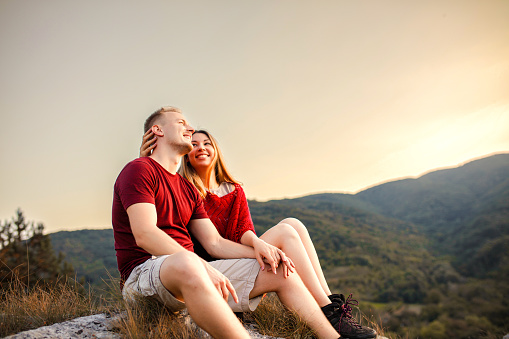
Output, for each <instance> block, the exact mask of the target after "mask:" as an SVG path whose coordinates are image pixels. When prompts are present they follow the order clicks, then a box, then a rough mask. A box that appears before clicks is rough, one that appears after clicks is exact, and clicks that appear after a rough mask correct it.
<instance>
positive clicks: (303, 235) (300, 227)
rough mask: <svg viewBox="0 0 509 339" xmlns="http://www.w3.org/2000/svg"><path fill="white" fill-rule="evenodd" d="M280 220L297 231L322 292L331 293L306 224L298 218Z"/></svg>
mask: <svg viewBox="0 0 509 339" xmlns="http://www.w3.org/2000/svg"><path fill="white" fill-rule="evenodd" d="M281 222H282V223H285V224H288V225H290V226H292V227H293V228H294V229H295V230H296V231H297V233H299V236H300V240H301V241H302V243H303V244H304V248H305V249H306V253H307V254H308V257H309V260H310V261H311V264H312V265H313V269H314V270H315V273H316V276H317V277H318V280H319V281H320V284H321V285H322V288H323V290H324V292H325V293H326V294H327V295H331V294H332V292H331V291H330V289H329V285H328V284H327V281H326V280H325V276H324V275H323V270H322V266H321V265H320V261H319V260H318V255H317V254H316V249H315V245H313V241H312V240H311V237H310V236H309V232H308V230H307V228H306V226H305V225H304V224H303V223H302V222H301V221H300V220H298V219H295V218H286V219H284V220H282V221H281Z"/></svg>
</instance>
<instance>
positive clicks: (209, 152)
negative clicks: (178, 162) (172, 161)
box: [188, 133, 216, 170]
mask: <svg viewBox="0 0 509 339" xmlns="http://www.w3.org/2000/svg"><path fill="white" fill-rule="evenodd" d="M191 143H192V145H193V149H192V150H191V152H189V154H188V158H189V162H190V164H191V166H193V167H194V169H196V170H199V169H208V168H209V167H210V166H212V165H214V160H215V158H216V151H215V150H214V146H212V141H211V140H210V139H209V137H208V136H207V135H205V134H203V133H195V134H193V139H192V141H191Z"/></svg>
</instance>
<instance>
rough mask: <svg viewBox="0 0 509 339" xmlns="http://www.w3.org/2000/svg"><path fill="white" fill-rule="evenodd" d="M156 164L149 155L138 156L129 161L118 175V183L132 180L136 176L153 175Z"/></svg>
mask: <svg viewBox="0 0 509 339" xmlns="http://www.w3.org/2000/svg"><path fill="white" fill-rule="evenodd" d="M151 173H154V165H153V164H152V162H151V161H150V159H149V158H148V157H143V158H137V159H134V160H131V161H130V162H128V163H127V164H126V165H125V166H124V168H123V169H122V171H120V174H119V175H118V177H117V181H116V182H117V183H118V182H119V181H120V182H124V181H131V180H132V179H133V178H136V177H144V176H147V175H149V176H152V175H151Z"/></svg>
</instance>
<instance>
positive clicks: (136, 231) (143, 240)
mask: <svg viewBox="0 0 509 339" xmlns="http://www.w3.org/2000/svg"><path fill="white" fill-rule="evenodd" d="M127 215H128V216H129V222H130V224H131V229H132V231H133V235H134V239H135V240H136V245H138V246H140V247H141V248H143V249H144V250H145V251H147V252H148V253H150V254H152V255H164V254H173V253H176V252H179V251H186V249H185V248H184V247H182V246H181V245H180V244H179V243H178V242H176V241H175V240H173V239H172V238H171V237H170V236H168V235H167V234H166V233H164V232H163V231H162V230H161V229H159V228H158V227H157V226H156V224H157V212H156V207H155V205H154V204H150V203H138V204H133V205H131V206H129V207H128V208H127Z"/></svg>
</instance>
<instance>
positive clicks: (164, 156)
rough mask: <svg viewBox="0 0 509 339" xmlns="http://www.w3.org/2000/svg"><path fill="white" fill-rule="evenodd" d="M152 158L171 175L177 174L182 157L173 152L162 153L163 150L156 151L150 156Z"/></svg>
mask: <svg viewBox="0 0 509 339" xmlns="http://www.w3.org/2000/svg"><path fill="white" fill-rule="evenodd" d="M150 158H152V159H154V160H155V161H157V162H158V163H159V165H161V166H163V168H164V169H165V170H167V171H168V172H170V173H171V174H175V173H177V168H178V165H179V162H180V159H181V158H182V155H180V154H177V153H175V152H171V151H168V152H161V150H158V152H156V151H155V150H154V152H153V153H152V155H150Z"/></svg>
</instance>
